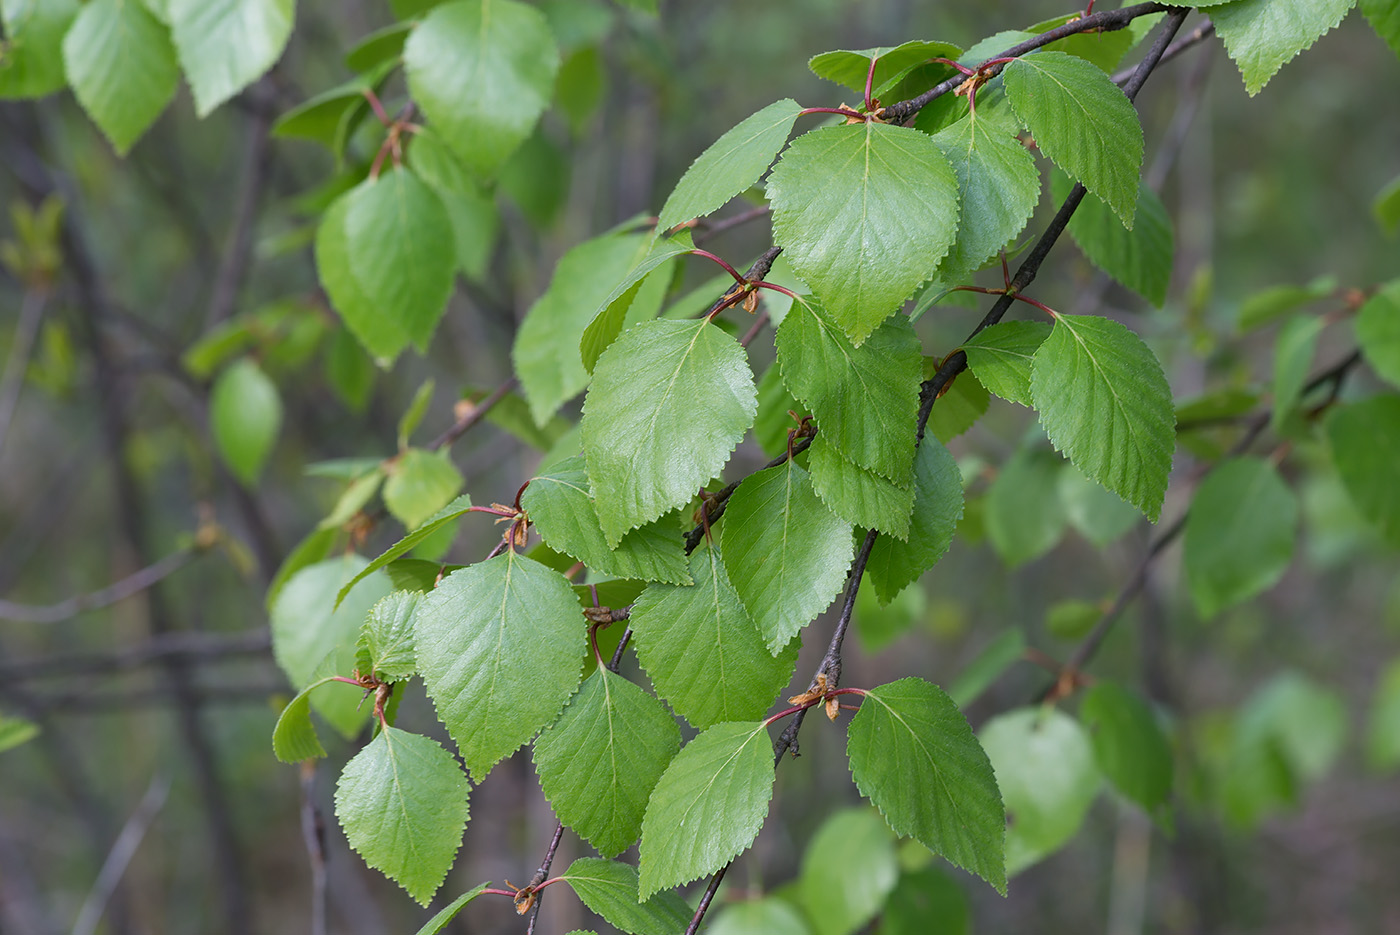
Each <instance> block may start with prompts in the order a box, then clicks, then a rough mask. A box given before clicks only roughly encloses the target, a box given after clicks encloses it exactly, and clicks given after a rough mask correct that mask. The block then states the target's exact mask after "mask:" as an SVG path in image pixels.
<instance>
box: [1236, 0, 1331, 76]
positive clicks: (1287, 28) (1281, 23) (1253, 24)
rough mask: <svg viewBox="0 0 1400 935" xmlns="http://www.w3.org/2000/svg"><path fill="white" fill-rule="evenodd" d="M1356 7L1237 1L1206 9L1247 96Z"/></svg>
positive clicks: (1297, 0) (1319, 1)
mask: <svg viewBox="0 0 1400 935" xmlns="http://www.w3.org/2000/svg"><path fill="white" fill-rule="evenodd" d="M1355 4H1356V0H1238V2H1236V3H1227V4H1224V5H1222V6H1220V7H1218V8H1216V9H1213V10H1211V12H1210V19H1211V22H1213V23H1214V24H1215V31H1216V32H1217V33H1219V34H1220V38H1221V40H1223V41H1224V43H1225V51H1226V52H1228V53H1229V54H1230V58H1232V59H1234V60H1235V64H1236V65H1237V66H1239V69H1240V77H1242V78H1244V86H1245V89H1246V90H1247V91H1249V94H1250V96H1251V97H1252V96H1254V95H1255V94H1258V93H1259V90H1260V89H1261V88H1263V87H1264V85H1266V84H1268V83H1269V79H1270V78H1272V77H1273V76H1274V73H1275V72H1277V71H1278V70H1279V69H1280V68H1282V67H1283V66H1284V64H1285V63H1286V62H1288V61H1289V59H1291V58H1293V56H1295V55H1297V54H1298V53H1299V52H1301V51H1303V50H1304V49H1306V48H1309V47H1310V46H1311V45H1312V44H1313V43H1314V42H1316V41H1317V40H1318V39H1319V38H1321V37H1322V35H1323V34H1324V33H1326V32H1327V31H1328V30H1330V29H1332V27H1334V26H1336V25H1337V24H1338V23H1340V22H1341V21H1342V18H1343V17H1344V16H1346V15H1347V11H1348V10H1350V9H1351V8H1352V7H1353V6H1354V5H1355Z"/></svg>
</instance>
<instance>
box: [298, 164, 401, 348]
mask: <svg viewBox="0 0 1400 935" xmlns="http://www.w3.org/2000/svg"><path fill="white" fill-rule="evenodd" d="M353 192H354V190H352V191H351V192H348V193H346V194H345V195H342V196H341V197H340V198H337V199H336V200H335V202H334V203H333V204H331V206H330V207H329V208H327V209H326V213H325V214H324V215H322V217H321V223H320V225H319V226H317V228H316V276H317V278H318V279H320V281H321V286H322V288H324V289H325V290H326V295H327V296H328V297H329V298H330V300H331V305H332V306H333V307H334V308H335V310H336V312H337V313H339V315H340V317H341V320H342V321H344V322H345V327H346V328H348V329H349V330H350V333H351V334H353V335H354V336H355V340H357V341H359V342H360V345H361V346H362V347H364V349H365V350H366V351H368V352H369V354H370V356H372V357H374V358H375V360H376V362H378V363H379V365H380V366H387V365H388V364H390V363H392V362H393V360H394V358H395V357H397V356H398V355H399V352H400V351H402V350H403V349H404V348H405V347H407V346H408V342H409V337H408V332H407V331H405V330H404V324H403V323H402V322H400V321H399V320H398V319H396V318H393V317H390V316H387V315H384V314H382V313H381V310H380V308H379V306H378V305H376V304H375V302H374V300H373V299H371V298H370V296H369V294H368V293H367V292H366V291H365V290H364V289H363V288H361V286H360V282H359V280H358V279H357V278H356V276H355V274H354V272H353V271H352V260H351V255H350V244H349V241H348V239H347V237H346V228H345V218H346V215H347V214H349V212H350V207H351V204H352V199H351V195H352V194H353Z"/></svg>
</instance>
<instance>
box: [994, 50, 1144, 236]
mask: <svg viewBox="0 0 1400 935" xmlns="http://www.w3.org/2000/svg"><path fill="white" fill-rule="evenodd" d="M1002 75H1003V77H1004V78H1005V81H1006V96H1007V98H1008V99H1009V100H1010V102H1011V109H1012V110H1014V111H1015V112H1016V116H1017V117H1019V118H1020V120H1021V122H1022V123H1023V124H1025V125H1026V127H1028V128H1029V129H1030V131H1031V133H1032V134H1033V135H1034V136H1035V141H1036V145H1038V146H1039V147H1040V149H1041V151H1042V152H1044V153H1045V155H1047V156H1049V157H1050V158H1051V159H1052V160H1054V162H1055V164H1056V165H1057V166H1059V167H1060V168H1062V169H1064V170H1065V171H1066V172H1068V173H1069V174H1070V176H1071V177H1073V178H1074V179H1076V180H1077V181H1079V182H1081V183H1083V185H1084V187H1085V188H1087V189H1088V190H1089V191H1091V192H1093V193H1094V194H1095V195H1098V196H1099V197H1100V198H1102V199H1103V200H1104V201H1105V202H1106V203H1107V204H1108V206H1109V207H1110V208H1112V209H1113V211H1114V213H1116V214H1117V215H1118V216H1119V217H1120V218H1122V219H1123V226H1124V227H1126V228H1129V229H1131V228H1132V226H1133V212H1134V210H1135V209H1136V206H1137V197H1138V169H1139V168H1140V167H1141V166H1142V125H1141V124H1140V123H1139V122H1138V116H1137V111H1136V110H1134V109H1133V104H1132V102H1131V101H1129V100H1128V98H1127V95H1125V94H1124V93H1123V91H1122V89H1120V88H1119V87H1118V85H1116V84H1114V83H1113V82H1112V81H1111V80H1109V78H1108V76H1107V75H1105V74H1104V73H1103V72H1102V71H1100V70H1099V69H1098V68H1096V67H1095V66H1093V65H1091V64H1090V63H1088V62H1086V61H1084V59H1082V58H1076V57H1075V56H1073V55H1066V54H1065V53H1063V52H1038V53H1036V54H1034V55H1026V56H1023V57H1021V58H1018V59H1016V60H1015V61H1014V62H1012V63H1010V64H1009V65H1007V66H1006V70H1005V71H1004V72H1003V73H1002Z"/></svg>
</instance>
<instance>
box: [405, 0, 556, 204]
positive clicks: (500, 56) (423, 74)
mask: <svg viewBox="0 0 1400 935" xmlns="http://www.w3.org/2000/svg"><path fill="white" fill-rule="evenodd" d="M404 64H405V65H406V66H407V72H408V89H409V92H410V93H411V94H412V95H413V99H414V100H415V101H417V102H418V106H419V107H421V108H422V109H423V113H425V114H426V115H427V116H428V120H429V121H431V122H432V123H433V124H434V125H435V126H436V127H437V129H438V132H440V133H441V134H442V135H443V136H444V137H445V138H446V139H447V142H448V144H449V145H451V146H452V148H453V149H454V150H456V151H457V154H458V155H459V156H461V157H462V160H463V162H465V163H466V164H467V168H469V169H470V170H471V171H472V172H473V173H475V174H476V175H477V176H478V177H481V178H486V177H489V176H491V175H493V174H494V173H495V172H496V170H498V169H499V168H500V167H501V165H502V164H503V163H504V162H505V161H506V159H507V158H509V157H510V154H511V153H512V152H514V151H515V150H516V148H517V147H519V146H520V144H521V143H523V142H525V139H526V138H527V137H528V136H529V135H530V133H531V131H532V130H534V128H535V124H536V122H538V120H539V118H540V114H541V113H543V112H544V109H545V107H546V106H548V104H549V100H550V98H551V97H552V96H553V94H554V75H555V72H557V71H558V69H559V50H558V49H557V48H556V47H555V44H554V37H553V35H552V34H551V32H550V30H549V23H548V22H547V21H546V20H545V18H544V14H543V13H541V12H540V11H539V10H537V9H535V8H534V7H532V6H529V5H527V4H524V3H517V2H514V0H457V2H455V3H445V4H443V5H442V6H439V7H437V8H436V9H434V10H433V11H432V12H431V13H429V14H428V15H427V17H425V18H424V19H423V21H422V22H421V23H419V24H418V25H417V26H416V27H415V28H414V30H413V33H412V35H410V36H409V38H408V43H407V44H406V45H405V46H404Z"/></svg>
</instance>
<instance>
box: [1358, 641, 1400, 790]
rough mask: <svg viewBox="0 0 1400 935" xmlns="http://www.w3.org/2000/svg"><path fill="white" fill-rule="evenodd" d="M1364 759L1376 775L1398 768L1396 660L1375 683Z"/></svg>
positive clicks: (1399, 666) (1399, 665) (1399, 683)
mask: <svg viewBox="0 0 1400 935" xmlns="http://www.w3.org/2000/svg"><path fill="white" fill-rule="evenodd" d="M1366 759H1367V762H1369V763H1370V765H1371V768H1372V769H1374V770H1377V771H1379V772H1389V771H1391V770H1393V769H1395V768H1396V767H1397V766H1400V660H1397V661H1394V662H1391V663H1390V665H1389V666H1387V667H1386V668H1385V669H1384V670H1383V671H1382V672H1381V675H1380V678H1379V680H1378V681H1377V683H1376V692H1375V695H1374V696H1372V699H1371V711H1370V716H1369V717H1368V719H1367V729H1366Z"/></svg>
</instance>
